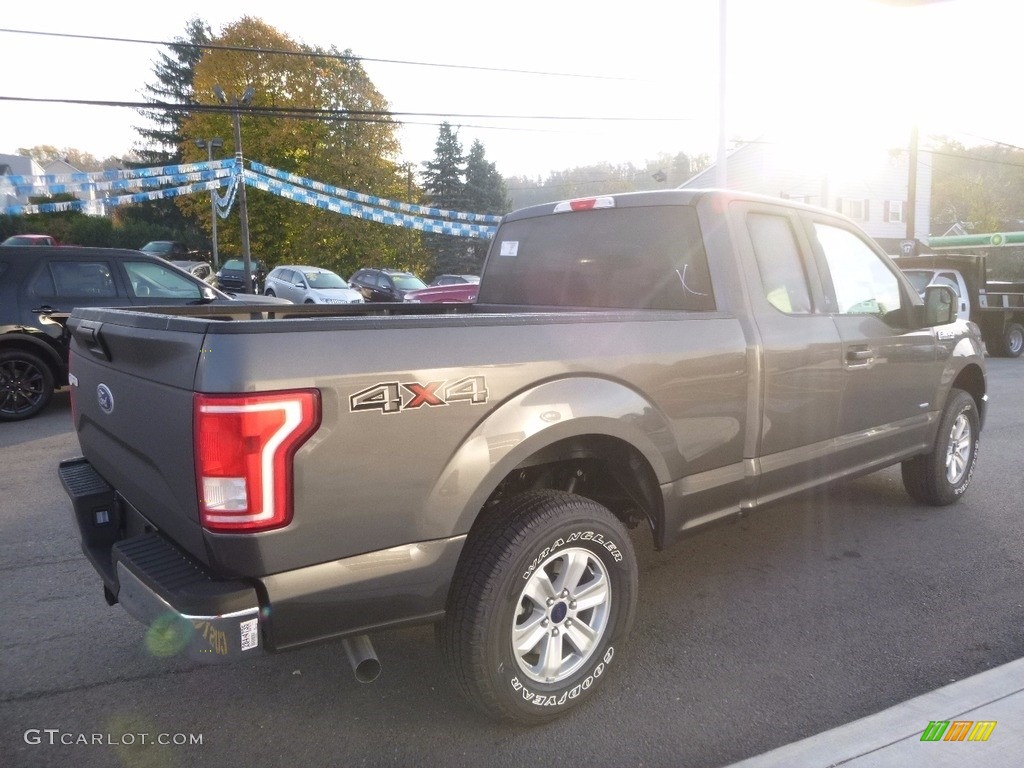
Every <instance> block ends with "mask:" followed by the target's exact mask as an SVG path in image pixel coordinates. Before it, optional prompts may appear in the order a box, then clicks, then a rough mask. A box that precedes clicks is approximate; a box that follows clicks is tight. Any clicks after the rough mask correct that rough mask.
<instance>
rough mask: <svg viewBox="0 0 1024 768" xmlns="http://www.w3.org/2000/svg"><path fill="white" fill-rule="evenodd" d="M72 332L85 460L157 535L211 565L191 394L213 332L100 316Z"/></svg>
mask: <svg viewBox="0 0 1024 768" xmlns="http://www.w3.org/2000/svg"><path fill="white" fill-rule="evenodd" d="M68 326H69V328H70V329H71V334H72V342H71V355H70V370H71V374H72V378H71V382H72V397H73V404H74V411H73V412H74V420H75V429H76V431H77V432H78V440H79V443H80V444H81V447H82V453H83V455H84V456H85V458H86V459H88V460H89V462H90V463H91V464H92V465H93V467H94V468H95V469H96V471H97V472H99V473H100V475H102V477H103V478H104V479H105V480H106V481H107V482H108V483H110V485H111V486H113V487H114V489H116V490H117V492H118V493H119V494H120V495H121V496H122V497H123V498H124V500H126V501H127V502H128V503H130V504H131V505H132V506H133V507H135V509H136V510H137V511H139V512H140V513H141V514H142V515H143V517H145V518H146V519H147V520H148V521H149V522H150V523H151V524H152V525H154V526H155V527H156V528H157V529H159V530H162V531H164V532H165V533H166V534H167V535H168V536H169V537H170V538H171V539H173V540H174V541H176V542H177V543H178V544H179V545H180V546H182V547H184V548H185V549H187V550H189V551H190V552H192V553H193V554H194V555H196V556H198V557H200V558H202V556H203V553H204V548H203V544H202V530H201V528H200V526H199V512H198V502H197V497H196V484H195V471H194V466H193V447H192V398H193V394H192V386H193V380H194V378H195V371H196V365H197V363H198V360H199V356H200V354H201V351H202V348H203V340H204V338H205V331H206V322H204V321H196V320H188V319H183V318H182V319H178V318H175V319H171V318H168V317H167V316H160V315H141V314H132V313H124V312H116V311H95V310H92V311H82V312H81V313H80V314H79V313H78V312H76V313H75V314H74V315H73V316H72V317H71V319H70V320H69V322H68ZM202 559H205V558H202Z"/></svg>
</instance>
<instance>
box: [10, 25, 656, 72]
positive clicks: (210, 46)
mask: <svg viewBox="0 0 1024 768" xmlns="http://www.w3.org/2000/svg"><path fill="white" fill-rule="evenodd" d="M0 32H6V33H8V34H14V35H38V36H40V37H62V38H70V39H74V40H91V41H96V42H105V43H132V44H137V45H162V46H166V47H176V48H195V49H199V50H204V51H205V50H210V51H235V52H240V53H267V54H275V55H279V56H300V57H304V58H313V59H337V60H339V61H345V62H353V61H354V62H363V61H372V62H374V63H377V64H402V65H406V66H414V67H436V68H440V69H465V70H470V71H474V72H501V73H505V74H513V75H539V76H542V77H573V78H582V79H587V80H622V81H627V82H637V81H636V80H635V79H633V78H628V77H615V76H612V75H590V74H581V73H578V72H544V71H538V70H531V69H504V68H501V67H474V66H469V65H466V64H444V63H437V62H430V61H405V60H402V59H377V58H371V57H369V56H356V55H355V54H346V53H316V52H313V51H289V50H286V49H283V48H247V47H245V46H240V45H220V44H217V43H206V44H202V43H189V42H185V41H183V40H179V41H175V42H167V41H166V40H146V39H142V38H132V37H107V36H104V35H78V34H72V33H70V32H40V31H37V30H31V29H0Z"/></svg>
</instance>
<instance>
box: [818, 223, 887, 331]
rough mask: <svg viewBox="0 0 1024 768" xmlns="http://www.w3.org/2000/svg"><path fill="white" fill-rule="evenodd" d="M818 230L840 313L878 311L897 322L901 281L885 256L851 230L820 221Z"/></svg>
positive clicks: (867, 313)
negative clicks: (882, 257)
mask: <svg viewBox="0 0 1024 768" xmlns="http://www.w3.org/2000/svg"><path fill="white" fill-rule="evenodd" d="M814 234H815V235H816V236H817V238H818V243H819V244H820V245H821V250H822V253H823V254H824V256H825V263H826V265H827V266H828V270H829V272H830V274H831V277H832V286H833V289H834V291H835V296H836V306H837V310H838V314H841V315H874V316H875V317H878V318H879V319H880V320H883V321H885V322H887V323H889V324H890V325H897V324H898V323H899V321H900V317H901V309H902V296H901V293H900V284H899V280H898V279H897V277H896V275H894V274H893V273H892V272H891V271H890V270H889V268H888V267H887V266H886V265H885V263H884V262H883V261H882V259H881V257H880V256H879V255H878V254H877V253H875V252H874V251H873V250H872V249H871V248H870V247H869V246H868V245H867V243H865V242H864V241H863V240H861V239H860V238H859V237H857V236H856V235H855V234H853V233H852V232H850V231H849V230H846V229H841V228H839V227H833V226H830V225H828V224H822V223H820V222H816V223H815V224H814Z"/></svg>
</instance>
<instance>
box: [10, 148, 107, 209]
mask: <svg viewBox="0 0 1024 768" xmlns="http://www.w3.org/2000/svg"><path fill="white" fill-rule="evenodd" d="M72 173H82V170H81V169H80V168H76V167H75V166H73V165H71V163H69V162H67V161H66V160H51V161H50V162H49V163H47V164H46V165H45V166H43V165H40V164H39V163H38V162H36V161H35V160H33V159H32V158H31V157H25V156H24V155H3V154H0V209H4V208H7V207H9V206H12V205H28V204H29V203H30V200H29V195H18V194H15V191H14V188H13V186H12V185H11V184H9V183H5V181H4V177H5V176H44V175H47V176H51V175H52V176H67V175H70V174H72ZM74 195H75V197H77V198H78V199H79V200H82V201H83V202H84V203H85V205H84V206H83V207H82V212H83V213H85V214H87V215H90V216H103V215H104V214H105V212H106V209H105V206H104V205H103V202H102V200H101V199H98V198H97V195H96V190H95V189H93V188H90V189H85V190H82V191H80V192H75V193H74Z"/></svg>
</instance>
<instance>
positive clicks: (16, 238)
mask: <svg viewBox="0 0 1024 768" xmlns="http://www.w3.org/2000/svg"><path fill="white" fill-rule="evenodd" d="M0 245H60V243H58V242H57V240H56V238H54V237H52V236H50V235H11V236H10V237H8V238H7V239H6V240H4V241H3V242H2V243H0Z"/></svg>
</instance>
